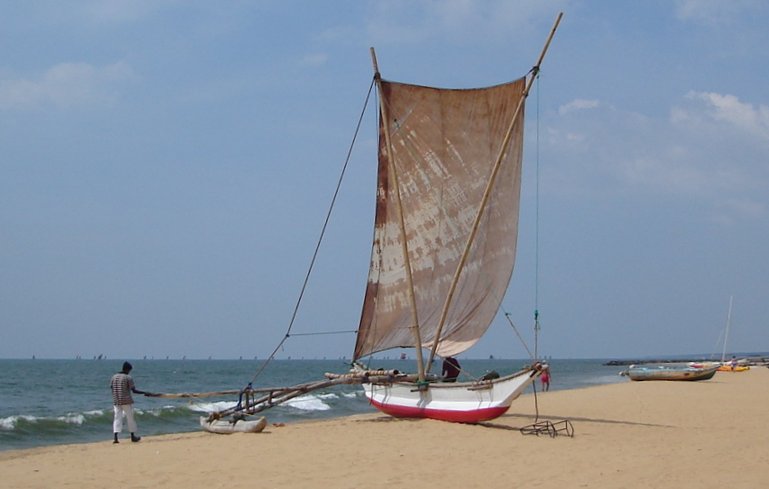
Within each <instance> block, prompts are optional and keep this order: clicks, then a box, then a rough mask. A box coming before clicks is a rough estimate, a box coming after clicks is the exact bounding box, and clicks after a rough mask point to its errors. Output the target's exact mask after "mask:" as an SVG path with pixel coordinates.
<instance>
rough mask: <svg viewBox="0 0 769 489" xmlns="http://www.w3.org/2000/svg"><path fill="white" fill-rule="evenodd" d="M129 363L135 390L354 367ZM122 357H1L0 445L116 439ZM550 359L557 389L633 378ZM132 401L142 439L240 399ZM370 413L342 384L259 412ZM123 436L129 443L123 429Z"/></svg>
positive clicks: (234, 383) (472, 366)
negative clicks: (113, 380) (115, 389)
mask: <svg viewBox="0 0 769 489" xmlns="http://www.w3.org/2000/svg"><path fill="white" fill-rule="evenodd" d="M130 361H131V363H132V364H133V371H132V372H131V375H132V377H133V378H134V381H135V383H136V387H137V389H139V390H143V391H149V392H166V393H190V392H212V391H222V390H238V389H241V388H243V387H244V386H246V385H247V384H248V383H249V382H251V381H252V380H253V382H254V383H253V385H254V387H255V388H256V387H285V386H291V385H297V384H301V383H305V382H311V381H317V380H321V379H323V374H324V373H325V372H333V373H346V372H347V371H348V370H349V364H348V363H346V362H345V361H344V360H341V359H340V360H274V361H272V362H270V363H269V364H268V365H267V367H266V368H265V369H264V370H263V371H261V373H259V375H258V376H257V375H256V374H257V373H258V372H259V370H260V369H261V367H262V364H263V361H262V360H130ZM460 361H461V363H462V368H463V370H465V371H467V372H469V373H470V374H471V375H473V376H476V377H479V376H481V375H483V374H484V373H486V372H488V371H492V370H493V371H496V372H498V373H500V374H502V375H505V374H508V373H512V372H514V371H516V370H518V369H520V368H521V367H523V366H524V365H526V364H528V363H530V362H527V361H525V360H501V359H489V360H473V359H461V358H460ZM122 363H123V359H120V360H40V359H37V360H32V359H28V360H0V450H10V449H20V448H31V447H37V446H45V445H56V444H69V443H84V442H92V441H109V440H111V438H112V395H111V392H110V388H109V381H110V377H111V376H112V375H113V374H114V373H115V372H117V371H119V370H120V368H121V365H122ZM549 363H550V365H551V371H552V381H551V390H563V389H578V388H582V387H587V386H591V385H598V384H607V383H613V382H623V381H627V380H626V379H624V378H622V377H620V376H619V375H618V372H619V369H618V367H607V366H604V365H603V364H604V361H602V360H550V361H549ZM369 366H370V367H371V368H388V369H399V370H401V371H413V366H414V363H413V361H410V360H386V359H382V360H376V359H375V360H372V361H371V363H370V365H369ZM255 376H256V378H255ZM538 387H539V386H538ZM529 389H530V390H531V389H532V388H531V387H530V388H529ZM134 402H135V404H134V409H135V413H136V421H137V424H138V426H139V434H140V435H142V436H146V435H159V434H166V433H179V432H189V431H197V430H199V429H200V427H199V421H198V418H199V417H200V416H204V415H206V414H207V413H209V412H212V411H216V410H221V409H223V408H226V407H230V406H233V405H235V403H236V402H237V396H234V395H232V396H219V397H212V398H202V399H163V398H157V397H145V396H142V395H136V394H134ZM518 402H521V401H518ZM513 406H515V404H513ZM374 412H376V410H375V409H374V408H373V407H371V406H370V405H369V403H368V401H367V400H366V398H365V396H364V395H363V391H362V389H361V388H360V386H354V385H343V386H334V387H329V388H328V389H321V390H318V391H314V392H311V393H308V394H306V395H302V396H299V397H297V398H295V399H292V400H291V401H289V402H287V403H285V404H283V405H280V406H276V407H273V408H270V409H268V410H266V411H264V412H263V413H262V414H263V415H265V416H267V419H268V422H269V423H291V422H297V421H306V420H318V419H328V418H335V417H341V416H349V415H352V414H360V413H374ZM122 436H123V439H125V438H126V436H127V433H123V434H122Z"/></svg>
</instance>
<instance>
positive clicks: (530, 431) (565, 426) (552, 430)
mask: <svg viewBox="0 0 769 489" xmlns="http://www.w3.org/2000/svg"><path fill="white" fill-rule="evenodd" d="M521 434H522V435H537V436H539V435H550V438H555V437H556V436H558V435H566V436H568V437H570V438H573V437H574V426H572V424H571V421H569V420H568V419H562V420H561V421H555V422H552V421H539V422H537V423H534V424H530V425H528V426H524V427H523V428H521Z"/></svg>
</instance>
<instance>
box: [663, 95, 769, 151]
mask: <svg viewBox="0 0 769 489" xmlns="http://www.w3.org/2000/svg"><path fill="white" fill-rule="evenodd" d="M686 97H687V98H689V99H694V100H701V101H703V102H705V104H706V106H707V109H708V110H707V112H706V114H707V115H708V116H710V117H711V118H712V119H713V120H715V121H721V122H726V123H727V124H729V125H731V126H734V127H736V128H738V129H741V130H745V131H749V132H750V133H752V134H754V135H756V136H758V137H760V138H762V139H766V140H769V107H767V106H765V105H759V106H756V107H754V106H753V105H752V104H748V103H744V102H741V101H740V99H739V98H737V97H736V96H734V95H721V94H718V93H713V92H694V91H692V92H689V93H688V94H687V95H686ZM673 115H674V117H675V118H683V117H687V116H689V115H688V114H686V113H684V112H683V111H682V110H681V109H678V110H677V111H676V113H675V114H673Z"/></svg>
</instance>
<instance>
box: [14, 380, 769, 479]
mask: <svg viewBox="0 0 769 489" xmlns="http://www.w3.org/2000/svg"><path fill="white" fill-rule="evenodd" d="M555 381H557V379H555ZM536 401H537V403H536V404H537V405H538V407H539V415H540V420H552V421H558V420H562V419H568V420H570V421H571V423H572V425H573V427H574V432H575V434H574V437H568V436H563V435H560V436H556V437H555V438H551V437H549V436H533V435H526V436H525V435H522V434H521V433H520V431H519V429H520V428H521V427H523V426H526V425H529V424H531V423H532V422H533V421H534V417H535V413H536V409H535V398H534V396H533V395H531V394H529V395H526V396H523V397H521V398H520V399H518V400H517V401H516V402H514V403H513V406H512V408H511V409H510V411H509V412H508V414H506V415H505V416H503V417H501V418H499V419H497V420H494V421H493V422H490V423H488V424H485V425H463V424H451V423H445V422H438V421H432V420H403V419H393V418H390V417H387V416H384V415H380V414H378V413H374V414H366V415H361V416H354V417H349V418H342V419H336V420H329V421H322V422H311V423H296V424H289V425H285V426H274V425H272V424H269V425H268V427H267V429H266V430H265V431H264V432H263V433H260V434H236V435H213V434H208V433H203V432H201V433H191V434H180V435H165V436H157V437H145V438H143V439H142V441H141V442H140V443H133V444H132V443H129V442H127V441H125V440H124V441H123V443H120V444H119V445H113V444H112V443H111V441H110V433H109V431H110V429H109V426H105V436H104V442H103V443H91V444H82V445H66V446H54V447H46V448H37V449H31V450H19V451H7V452H0V473H1V474H2V480H3V485H4V486H5V487H13V488H18V489H22V488H49V487H73V488H82V489H87V488H94V489H96V488H98V489H103V488H105V487H121V488H160V487H162V488H179V489H182V488H193V487H201V488H202V487H205V488H215V487H221V488H241V487H242V488H246V487H247V488H252V487H268V488H273V487H275V488H277V487H281V488H315V487H317V488H360V487H367V488H380V487H381V488H384V487H388V488H391V487H417V486H418V487H423V488H438V487H440V488H475V487H477V488H510V487H537V488H571V487H606V488H609V487H611V488H619V487H639V488H641V487H644V488H655V487H672V488H679V489H680V488H697V489H704V488H717V487H725V486H728V487H730V488H749V487H760V486H763V485H764V484H765V483H766V481H767V480H769V413H768V412H767V406H769V369H767V368H764V367H754V368H752V369H751V370H750V371H748V372H741V373H729V372H719V373H718V374H717V375H716V376H715V377H714V378H713V379H712V380H709V381H702V382H631V381H628V382H627V383H621V384H613V385H605V386H599V387H591V388H586V389H580V390H568V391H552V392H546V393H539V394H538V395H537V399H536ZM268 419H269V415H268Z"/></svg>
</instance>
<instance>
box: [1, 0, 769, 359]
mask: <svg viewBox="0 0 769 489" xmlns="http://www.w3.org/2000/svg"><path fill="white" fill-rule="evenodd" d="M560 10H562V11H564V14H565V16H564V19H563V22H562V24H561V27H560V28H559V31H558V33H557V34H556V37H555V39H554V41H553V44H552V46H551V49H550V52H549V53H548V56H547V57H546V59H545V62H544V65H543V71H542V76H541V78H540V81H539V83H538V85H537V88H536V89H535V91H534V92H533V93H532V95H531V97H530V98H529V100H528V103H527V126H526V131H527V133H526V144H527V146H526V148H525V153H524V165H525V169H524V173H525V175H524V188H523V195H522V206H523V207H522V216H521V232H520V236H519V254H518V262H517V265H516V270H515V273H514V276H513V281H512V283H511V287H510V290H509V291H508V294H507V297H506V299H505V301H504V307H505V309H506V310H507V311H509V312H510V314H511V318H512V319H513V320H514V321H515V323H516V325H517V326H518V328H519V330H520V332H521V334H522V335H523V336H524V337H525V338H526V340H527V342H528V344H529V347H530V348H532V346H533V345H532V336H533V334H532V329H533V311H534V308H535V290H538V307H539V310H540V314H541V327H542V331H541V335H540V341H539V350H540V352H541V353H543V354H545V355H552V356H553V357H566V358H580V357H588V358H589V357H598V358H606V357H636V356H647V355H665V354H674V355H675V354H687V353H697V352H719V354H720V352H721V348H722V344H721V341H722V335H723V332H724V329H725V326H726V323H727V310H728V305H729V297H730V296H734V308H733V312H732V320H731V331H730V334H729V342H728V351H767V350H769V285H768V281H769V81H768V80H769V49H767V46H769V31H768V30H767V28H766V26H767V25H768V24H769V4H767V3H766V2H763V1H760V0H756V1H738V0H733V1H710V0H700V1H695V0H690V1H667V0H660V1H653V0H650V1H644V2H638V1H608V0H607V1H576V0H575V1H570V0H563V1H541V0H530V1H523V0H522V1H478V2H472V1H468V0H465V1H462V0H456V1H414V0H408V1H406V0H404V1H383V0H377V1H360V0H355V1H336V2H320V1H317V2H316V1H303V2H300V1H287V0H276V1H246V0H241V1H221V2H204V1H181V0H178V1H173V0H168V1H163V0H136V1H117V0H114V1H111V0H110V1H96V0H93V1H86V0H84V1H71V2H60V1H54V0H51V1H35V2H17V1H11V0H3V1H0V46H2V49H0V357H11V358H28V357H30V356H32V355H33V354H34V355H37V356H38V357H60V358H72V357H74V356H75V355H82V356H83V357H91V356H93V355H96V354H99V353H103V354H106V355H108V356H109V357H111V358H118V357H119V358H137V357H142V356H144V355H147V356H155V357H165V356H166V355H170V356H171V357H177V358H178V357H181V356H182V355H186V356H187V357H188V358H193V357H199V358H207V357H208V356H213V357H214V358H233V357H234V358H237V357H239V356H243V357H253V356H254V355H257V356H260V357H264V356H265V355H267V354H269V353H270V352H271V351H272V349H273V348H274V347H275V346H276V345H277V344H278V342H279V341H280V339H281V338H282V337H283V336H284V334H285V331H286V328H287V326H288V324H289V321H290V319H291V314H292V310H293V307H294V304H295V302H296V300H297V297H298V294H299V291H300V287H301V285H302V282H303V280H304V276H305V273H306V271H307V267H308V265H309V262H310V259H311V256H312V253H313V250H314V246H315V243H316V240H317V238H318V235H319V233H320V230H321V226H322V224H323V219H324V217H325V213H326V210H327V208H328V205H329V202H330V200H331V197H332V194H333V191H334V187H335V185H336V182H337V179H338V178H339V173H340V170H341V168H342V165H343V163H344V159H345V155H346V153H347V150H348V147H349V145H350V141H351V139H352V136H353V131H354V129H355V124H356V122H357V119H358V116H359V114H360V112H361V110H362V108H363V102H364V99H365V96H366V93H367V91H368V87H369V84H370V82H371V77H372V66H371V59H370V56H369V47H370V46H374V47H375V48H376V50H377V56H378V60H379V67H380V70H381V72H382V76H383V77H384V78H387V79H391V80H398V81H404V82H412V83H418V84H425V85H437V86H445V87H460V88H462V87H475V86H485V85H492V84H496V83H501V82H504V81H508V80H511V79H514V78H517V77H519V76H522V75H524V74H525V73H526V72H527V71H528V69H529V68H530V67H531V65H532V64H533V63H534V61H535V60H536V57H537V55H538V54H539V51H540V49H541V47H542V44H543V42H544V40H545V38H546V36H547V33H548V32H549V29H550V27H551V25H552V22H553V20H554V19H555V16H556V14H557V12H558V11H560ZM367 114H368V115H371V114H373V110H371V109H369V111H368V112H367ZM375 143H376V128H375V123H374V120H373V117H367V118H366V121H364V124H363V127H362V131H361V134H360V135H359V137H358V142H357V144H356V146H355V150H354V153H353V156H352V159H351V162H350V168H349V170H348V174H347V176H346V178H345V181H344V183H343V186H342V189H341V194H340V197H339V200H338V203H337V207H336V210H335V212H334V214H333V216H332V220H331V224H330V226H329V230H328V236H327V240H326V241H325V242H324V244H323V246H322V248H321V251H320V255H319V259H318V262H317V265H316V269H315V272H314V274H313V275H312V277H311V279H310V282H309V286H308V290H307V292H306V295H305V301H304V304H303V305H302V307H301V308H300V310H299V313H298V315H297V318H296V322H295V324H294V329H293V332H294V333H310V332H329V331H340V330H341V331H344V330H348V331H349V330H354V329H356V327H357V324H358V320H359V315H360V311H361V305H362V299H363V292H364V287H365V281H366V275H367V271H368V262H369V257H370V248H371V238H372V232H373V203H374V187H375V180H374V179H375V168H376V161H375ZM537 167H538V168H539V172H538V173H539V195H540V199H539V202H540V203H539V240H538V242H539V245H538V247H537V246H536V243H537V240H536V238H535V216H536V215H537V213H536V205H535V202H536V200H535V195H536V192H535V188H536V178H535V176H536V174H537V170H536V169H537ZM537 249H538V256H539V267H538V268H539V273H538V274H535V266H534V264H535V257H536V256H537V253H535V250H537ZM354 341H355V339H354V336H353V335H352V334H339V335H322V336H292V337H291V338H289V340H288V341H287V342H286V344H285V347H284V349H283V350H282V351H281V352H280V353H279V356H280V357H281V358H285V357H287V356H292V357H294V358H298V357H321V358H322V357H329V358H336V357H339V356H342V355H346V356H348V357H349V355H350V353H351V352H352V348H353V346H354ZM490 354H493V355H495V356H497V357H508V358H509V357H516V358H521V357H524V356H525V355H526V353H525V350H524V348H523V347H522V346H521V345H520V342H519V341H518V339H517V338H516V336H515V334H514V332H513V330H512V328H511V327H510V326H509V324H508V323H507V322H506V321H505V320H504V317H503V316H501V315H500V317H498V318H497V320H496V321H495V322H494V324H493V325H492V328H491V330H490V334H489V335H487V337H486V338H485V339H484V340H482V341H481V343H479V344H478V345H477V346H476V347H475V348H473V349H472V350H470V351H469V352H468V353H467V354H466V355H465V356H467V357H486V356H488V355H490Z"/></svg>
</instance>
